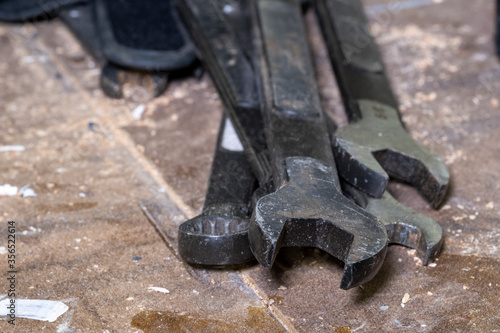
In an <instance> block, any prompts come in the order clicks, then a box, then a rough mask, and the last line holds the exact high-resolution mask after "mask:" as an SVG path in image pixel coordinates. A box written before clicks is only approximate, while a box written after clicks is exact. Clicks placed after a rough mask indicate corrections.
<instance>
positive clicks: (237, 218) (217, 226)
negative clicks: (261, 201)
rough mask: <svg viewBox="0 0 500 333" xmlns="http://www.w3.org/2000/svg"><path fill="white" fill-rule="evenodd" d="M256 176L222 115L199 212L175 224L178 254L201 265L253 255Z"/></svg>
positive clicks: (244, 259) (228, 262)
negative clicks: (250, 241)
mask: <svg viewBox="0 0 500 333" xmlns="http://www.w3.org/2000/svg"><path fill="white" fill-rule="evenodd" d="M255 185H256V178H255V176H254V174H253V171H252V168H251V166H250V164H248V160H247V157H246V155H245V152H244V151H243V146H242V145H241V143H240V141H239V139H238V137H237V135H236V132H235V131H234V128H233V126H232V124H231V122H230V120H229V119H228V118H226V116H225V115H224V116H223V117H222V122H221V125H220V129H219V137H218V140H217V147H216V149H215V156H214V160H213V162H212V170H211V173H210V180H209V184H208V190H207V193H206V196H205V203H204V206H203V212H202V213H201V215H198V216H197V217H195V218H193V219H191V220H188V221H186V222H184V223H183V224H181V225H180V227H179V254H180V256H181V257H182V258H183V259H184V260H186V261H188V262H190V263H195V264H201V265H236V264H241V263H244V262H247V261H249V260H252V259H253V258H254V256H253V254H252V251H251V250H250V246H249V244H248V224H249V220H250V219H249V218H250V213H251V210H250V209H251V207H250V203H251V198H252V193H253V191H254V189H255Z"/></svg>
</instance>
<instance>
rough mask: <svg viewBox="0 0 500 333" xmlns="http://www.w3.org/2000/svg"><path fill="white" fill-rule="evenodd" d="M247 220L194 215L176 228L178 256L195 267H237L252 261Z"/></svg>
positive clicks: (221, 216)
mask: <svg viewBox="0 0 500 333" xmlns="http://www.w3.org/2000/svg"><path fill="white" fill-rule="evenodd" d="M248 224H249V219H248V218H241V217H237V216H224V215H198V216H196V217H195V218H192V219H190V220H188V221H186V222H184V223H183V224H181V225H180V226H179V254H180V256H181V257H182V259H184V260H186V261H187V262H190V263H193V264H199V265H215V266H219V265H237V264H241V263H244V262H247V261H250V260H252V259H254V257H253V254H252V252H251V251H250V246H249V244H248Z"/></svg>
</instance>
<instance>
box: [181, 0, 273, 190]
mask: <svg viewBox="0 0 500 333" xmlns="http://www.w3.org/2000/svg"><path fill="white" fill-rule="evenodd" d="M245 3H246V2H245V1H242V0H239V1H234V2H233V5H232V7H231V9H232V10H235V11H245V10H247V8H246V7H245ZM177 7H178V9H179V12H180V14H181V17H182V18H183V20H184V23H185V25H186V27H187V30H188V32H189V33H190V35H191V38H192V39H193V41H194V44H195V47H196V50H197V52H198V54H199V57H200V58H201V59H202V61H203V63H204V64H205V65H206V67H207V70H208V72H209V73H210V76H211V77H212V79H213V81H214V83H215V86H216V88H217V91H218V92H219V95H220V96H221V98H222V100H223V102H224V105H225V107H226V110H227V114H228V116H229V118H230V119H231V122H232V124H233V125H234V128H235V129H236V132H237V133H238V136H239V138H240V140H241V142H242V144H243V147H245V152H246V153H247V156H248V160H249V162H250V164H251V165H252V167H253V170H254V173H255V175H256V176H257V179H258V181H259V184H260V185H261V186H267V184H269V180H270V167H269V162H268V155H267V144H266V139H265V134H264V131H262V129H263V128H264V125H263V124H262V114H261V103H260V98H259V93H258V88H257V83H258V80H256V74H255V70H254V68H253V65H252V62H251V59H250V57H249V52H251V51H250V50H251V49H252V48H253V47H252V45H249V43H250V41H251V37H249V36H251V32H250V31H249V28H250V27H249V26H248V23H247V21H245V19H244V18H245V15H241V16H242V17H243V18H242V19H241V20H238V19H237V13H233V14H231V13H229V14H228V15H227V16H231V15H235V16H233V17H234V18H233V20H232V22H231V23H233V24H235V23H237V24H238V27H235V26H232V25H231V24H230V22H229V21H228V20H227V19H225V15H224V13H223V11H222V10H221V8H219V6H218V4H217V3H216V1H214V0H183V1H177ZM237 20H238V22H236V21H237ZM237 32H238V33H237ZM256 130H257V131H256Z"/></svg>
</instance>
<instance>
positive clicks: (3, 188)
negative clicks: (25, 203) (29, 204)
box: [0, 184, 17, 196]
mask: <svg viewBox="0 0 500 333" xmlns="http://www.w3.org/2000/svg"><path fill="white" fill-rule="evenodd" d="M16 194H17V186H12V185H10V184H4V185H0V195H9V196H12V195H16Z"/></svg>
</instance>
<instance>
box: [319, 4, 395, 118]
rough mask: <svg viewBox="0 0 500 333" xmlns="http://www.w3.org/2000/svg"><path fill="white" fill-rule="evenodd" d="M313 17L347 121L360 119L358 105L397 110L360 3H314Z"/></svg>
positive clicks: (360, 113) (360, 114)
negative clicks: (373, 104)
mask: <svg viewBox="0 0 500 333" xmlns="http://www.w3.org/2000/svg"><path fill="white" fill-rule="evenodd" d="M314 3H315V5H316V14H317V17H318V20H319V23H320V26H321V30H322V32H323V37H324V39H325V41H326V45H327V48H328V53H329V57H330V62H331V64H332V68H333V70H334V72H335V76H336V78H337V82H338V86H339V90H340V93H341V95H342V99H343V102H344V105H345V108H346V112H347V116H348V118H349V121H351V122H353V121H357V120H360V119H361V118H363V114H362V112H361V110H360V109H359V106H358V102H359V101H360V100H363V99H367V100H372V101H375V102H379V103H382V104H386V105H388V106H391V107H392V108H394V109H395V110H398V102H397V100H396V98H395V96H394V94H393V92H392V89H391V85H390V82H389V79H388V78H387V75H386V73H385V70H384V65H383V62H382V57H381V55H380V52H379V50H378V47H377V44H376V42H375V40H374V38H373V37H372V35H371V34H370V31H369V23H368V19H367V18H366V16H365V14H364V11H363V5H362V4H361V2H360V1H359V0H348V1H346V0H317V1H315V2H314Z"/></svg>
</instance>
